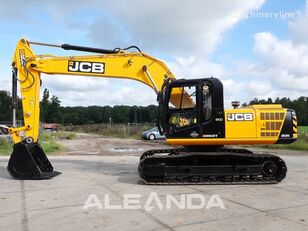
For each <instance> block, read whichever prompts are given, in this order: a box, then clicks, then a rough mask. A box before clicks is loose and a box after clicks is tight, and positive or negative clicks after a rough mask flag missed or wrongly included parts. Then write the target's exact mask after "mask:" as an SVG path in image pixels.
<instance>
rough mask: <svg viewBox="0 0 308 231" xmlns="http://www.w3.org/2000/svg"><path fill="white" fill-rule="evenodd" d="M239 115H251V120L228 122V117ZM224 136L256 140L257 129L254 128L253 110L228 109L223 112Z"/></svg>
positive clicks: (254, 117)
mask: <svg viewBox="0 0 308 231" xmlns="http://www.w3.org/2000/svg"><path fill="white" fill-rule="evenodd" d="M234 114H235V115H240V116H239V118H241V115H243V116H245V115H247V114H251V115H252V120H251V121H249V120H246V121H245V120H244V118H243V120H229V119H228V116H230V115H234ZM225 121H226V123H225V124H226V127H225V129H226V130H225V134H226V138H227V139H228V138H233V139H237V138H256V137H257V128H256V116H255V111H254V110H253V109H241V108H240V109H230V110H225Z"/></svg>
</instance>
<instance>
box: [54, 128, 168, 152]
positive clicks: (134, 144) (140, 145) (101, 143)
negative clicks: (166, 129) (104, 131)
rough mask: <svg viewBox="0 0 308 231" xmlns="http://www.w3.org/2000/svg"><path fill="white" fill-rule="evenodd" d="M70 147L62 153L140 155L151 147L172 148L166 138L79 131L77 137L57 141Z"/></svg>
mask: <svg viewBox="0 0 308 231" xmlns="http://www.w3.org/2000/svg"><path fill="white" fill-rule="evenodd" d="M57 142H59V143H60V144H62V145H63V146H64V147H65V148H67V149H68V151H66V152H62V153H58V154H60V155H99V156H123V155H124V156H125V155H132V156H140V155H141V154H142V153H143V152H145V151H147V150H150V149H157V148H170V146H169V145H167V144H166V142H165V140H155V141H149V140H134V139H121V138H109V137H102V136H98V135H92V134H83V133H77V139H74V140H61V141H57Z"/></svg>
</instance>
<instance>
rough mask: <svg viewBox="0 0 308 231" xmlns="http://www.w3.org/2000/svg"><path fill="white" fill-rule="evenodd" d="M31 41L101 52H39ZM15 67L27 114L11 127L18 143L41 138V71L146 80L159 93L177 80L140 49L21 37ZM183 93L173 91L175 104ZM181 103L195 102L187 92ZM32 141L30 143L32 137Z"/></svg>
mask: <svg viewBox="0 0 308 231" xmlns="http://www.w3.org/2000/svg"><path fill="white" fill-rule="evenodd" d="M30 44H34V45H45V46H56V47H60V48H63V49H66V50H79V51H85V52H94V53H100V54H98V55H88V56H68V57H57V56H53V55H35V54H34V52H33V50H32V48H31V46H30ZM130 48H136V47H130ZM12 67H13V79H14V78H15V79H16V78H17V75H18V81H19V84H20V91H21V99H22V106H23V116H24V126H22V127H15V128H11V129H10V133H11V134H12V137H13V140H14V142H15V143H19V142H21V141H23V140H24V139H27V138H28V139H32V140H33V142H34V143H35V142H37V141H38V135H39V122H40V117H39V115H40V107H39V102H40V99H39V96H40V85H41V73H45V74H49V75H55V74H57V75H80V76H86V77H103V78H123V79H131V80H135V81H139V82H141V83H144V84H145V85H147V86H149V87H150V88H152V89H153V90H154V91H155V92H156V93H157V94H158V92H159V91H160V89H161V86H162V85H163V84H164V81H166V80H168V81H174V80H175V77H174V75H173V74H172V73H171V71H170V70H169V69H168V67H167V66H166V64H165V63H164V62H162V61H160V60H158V59H156V58H153V57H151V56H150V55H147V54H145V53H142V52H140V50H139V49H138V51H137V52H127V51H125V50H121V49H114V50H106V49H97V48H91V47H81V46H73V45H68V44H63V45H60V46H57V45H50V44H43V43H36V42H29V41H27V40H25V39H20V40H19V42H18V44H17V47H16V51H15V54H14V57H13V61H12ZM15 88H16V84H15ZM181 93H182V92H180V91H176V92H173V97H172V103H173V104H174V105H178V104H179V103H180V100H181V97H180V96H181ZM183 100H184V102H183ZM181 103H182V104H185V105H191V104H192V103H193V102H192V101H191V100H190V97H189V95H188V94H185V97H184V99H182V102H181ZM28 141H29V142H30V141H31V140H28Z"/></svg>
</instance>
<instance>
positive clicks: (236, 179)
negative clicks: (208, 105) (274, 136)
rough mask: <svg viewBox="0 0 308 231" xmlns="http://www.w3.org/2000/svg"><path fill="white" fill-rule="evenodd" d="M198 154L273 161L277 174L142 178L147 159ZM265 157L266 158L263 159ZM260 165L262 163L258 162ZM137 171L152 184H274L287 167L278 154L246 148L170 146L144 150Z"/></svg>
mask: <svg viewBox="0 0 308 231" xmlns="http://www.w3.org/2000/svg"><path fill="white" fill-rule="evenodd" d="M196 155H197V156H198V157H202V156H204V158H208V157H209V156H221V157H222V158H223V157H226V156H228V157H230V158H232V157H235V158H236V157H245V158H250V159H251V158H253V159H255V160H257V161H260V162H261V163H262V162H263V163H264V162H265V161H269V160H270V161H273V162H275V163H276V164H277V166H280V169H279V170H278V171H279V175H276V176H275V177H268V176H264V175H261V174H260V175H259V176H255V175H245V176H238V175H233V176H230V175H226V176H221V175H220V176H217V177H215V176H210V177H203V176H200V177H198V176H193V177H176V178H174V177H172V178H171V179H169V178H165V179H164V181H162V182H152V181H147V180H146V179H144V178H142V176H141V172H142V170H141V168H142V164H143V163H144V162H145V161H146V160H147V159H162V158H168V159H169V158H171V159H172V158H184V157H193V156H196ZM264 159H267V160H264ZM260 165H262V164H260ZM139 173H140V176H141V179H142V180H143V181H144V182H145V183H146V184H153V185H163V184H172V185H183V184H189V185H192V184H207V185H211V184H214V185H217V184H227V185H229V184H276V183H279V182H280V181H281V180H283V179H284V178H285V176H286V173H287V167H286V164H285V162H284V161H283V160H282V159H281V158H280V157H278V156H276V155H272V154H268V153H260V154H259V153H258V154H256V153H253V152H251V151H250V150H247V149H228V148H222V149H219V150H216V151H215V150H206V151H193V152H192V151H190V150H187V149H185V148H171V149H156V150H149V151H146V152H144V153H143V154H142V155H141V157H140V163H139Z"/></svg>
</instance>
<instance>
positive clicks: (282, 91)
mask: <svg viewBox="0 0 308 231" xmlns="http://www.w3.org/2000/svg"><path fill="white" fill-rule="evenodd" d="M21 37H23V38H26V39H27V40H29V41H37V42H45V43H54V44H63V43H69V44H75V45H82V46H93V47H100V48H106V49H113V48H115V47H123V48H124V47H127V46H130V45H137V46H139V47H140V48H141V50H142V51H144V52H146V53H148V54H151V55H152V56H154V57H156V58H159V59H162V60H164V61H165V62H166V63H167V65H168V67H169V68H170V69H171V71H172V72H173V73H174V74H175V76H176V77H177V78H178V79H179V78H186V79H192V78H207V77H211V76H214V77H217V78H219V79H221V81H222V82H223V84H224V97H225V105H226V107H231V103H230V102H231V101H234V100H238V101H241V102H242V103H243V102H249V101H250V100H252V99H254V98H260V99H261V98H262V99H266V98H268V97H271V98H274V99H275V98H277V97H290V98H291V99H295V98H297V97H300V96H308V2H306V1H304V0H297V1H292V0H280V1H278V0H245V1H242V0H215V1H212V0H191V1H186V0H168V1H164V0H155V1H154V0H147V1H144V0H130V1H125V0H114V1H107V0H53V1H44V0H40V1H39V0H27V1H19V0H10V1H0V89H2V90H10V89H11V66H10V63H11V58H12V56H13V52H14V49H15V46H16V43H17V41H18V39H19V38H21ZM33 49H34V51H35V53H36V54H46V53H48V54H53V55H65V56H69V55H74V54H77V53H76V52H71V51H63V50H60V49H55V48H46V47H33ZM42 80H43V85H42V89H44V88H48V89H49V90H50V93H51V94H52V95H55V96H57V97H59V99H60V100H61V105H63V106H89V105H140V106H145V105H149V104H157V103H156V95H155V92H154V91H153V90H151V89H150V88H149V87H147V86H145V85H143V84H141V83H138V82H135V81H132V80H118V79H107V78H100V79H99V78H89V77H87V78H83V77H80V76H79V77H77V76H48V75H43V76H42Z"/></svg>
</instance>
